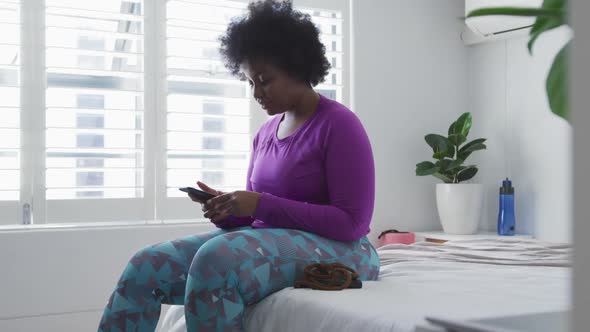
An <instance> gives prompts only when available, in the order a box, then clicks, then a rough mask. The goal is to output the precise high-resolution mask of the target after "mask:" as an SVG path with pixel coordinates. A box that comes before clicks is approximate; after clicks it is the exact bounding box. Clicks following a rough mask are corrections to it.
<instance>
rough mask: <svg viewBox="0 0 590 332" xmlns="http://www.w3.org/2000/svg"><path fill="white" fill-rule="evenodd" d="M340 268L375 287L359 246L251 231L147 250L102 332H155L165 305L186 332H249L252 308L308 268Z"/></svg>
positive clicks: (374, 270) (116, 295) (121, 286)
mask: <svg viewBox="0 0 590 332" xmlns="http://www.w3.org/2000/svg"><path fill="white" fill-rule="evenodd" d="M315 262H322V263H332V262H341V263H343V264H345V265H347V266H350V267H352V268H353V269H355V270H356V271H357V272H358V273H359V275H360V279H361V280H376V279H377V276H378V274H379V258H378V256H377V253H376V251H375V249H374V248H373V246H372V245H371V243H370V242H369V241H368V239H367V238H366V237H363V238H362V239H360V240H359V241H354V242H340V241H334V240H330V239H327V238H324V237H321V236H319V235H315V234H312V233H308V232H304V231H299V230H294V229H280V228H266V229H253V228H252V227H250V226H247V227H240V228H234V229H230V230H224V229H218V230H215V231H212V232H209V233H204V234H198V235H192V236H188V237H184V238H180V239H176V240H173V241H166V242H162V243H157V244H154V245H150V246H147V247H144V248H143V249H141V250H139V251H138V252H137V253H136V254H135V255H134V256H133V257H132V258H131V260H130V261H129V263H128V264H127V266H126V268H125V270H124V272H123V275H122V276H121V278H120V279H119V282H118V283H117V286H116V287H115V289H114V291H113V293H112V295H111V297H110V299H109V302H108V304H107V306H106V308H105V311H104V313H103V316H102V319H101V321H100V325H99V328H98V331H102V332H106V331H109V332H118V331H140V332H145V331H150V332H151V331H154V330H155V329H156V326H157V323H158V319H159V317H160V304H161V303H165V304H178V305H181V304H184V310H185V317H186V326H187V330H188V332H196V331H199V332H203V331H243V330H244V327H243V312H244V308H245V306H246V305H250V304H253V303H256V302H258V301H260V300H262V299H263V298H264V297H266V296H268V295H270V294H272V293H273V292H276V291H279V290H281V289H283V288H285V287H289V286H293V284H294V283H295V280H298V279H302V278H303V270H304V268H305V266H306V265H308V264H311V263H315Z"/></svg>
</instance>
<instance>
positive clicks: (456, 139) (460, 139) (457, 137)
mask: <svg viewBox="0 0 590 332" xmlns="http://www.w3.org/2000/svg"><path fill="white" fill-rule="evenodd" d="M449 141H451V143H453V144H455V146H457V147H459V146H461V144H463V143H465V141H467V137H465V136H464V135H462V134H451V135H449Z"/></svg>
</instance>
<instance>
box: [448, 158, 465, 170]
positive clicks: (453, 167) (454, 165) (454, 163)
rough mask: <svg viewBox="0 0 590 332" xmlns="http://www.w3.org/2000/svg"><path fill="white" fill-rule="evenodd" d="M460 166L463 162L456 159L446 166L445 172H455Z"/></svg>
mask: <svg viewBox="0 0 590 332" xmlns="http://www.w3.org/2000/svg"><path fill="white" fill-rule="evenodd" d="M461 164H463V160H461V159H457V160H453V161H452V162H451V163H450V164H449V165H448V166H447V171H453V170H454V171H455V172H457V171H458V169H459V167H461Z"/></svg>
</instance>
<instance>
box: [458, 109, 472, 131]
mask: <svg viewBox="0 0 590 332" xmlns="http://www.w3.org/2000/svg"><path fill="white" fill-rule="evenodd" d="M471 123H472V118H471V113H469V112H465V113H463V114H461V116H460V117H459V119H457V121H455V126H454V131H455V132H454V134H461V135H463V136H465V137H467V135H469V129H471Z"/></svg>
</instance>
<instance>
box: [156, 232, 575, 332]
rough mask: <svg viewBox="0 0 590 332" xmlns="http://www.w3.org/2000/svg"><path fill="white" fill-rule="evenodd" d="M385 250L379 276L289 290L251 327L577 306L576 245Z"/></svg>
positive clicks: (327, 327) (364, 324) (178, 318)
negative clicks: (331, 287)
mask: <svg viewBox="0 0 590 332" xmlns="http://www.w3.org/2000/svg"><path fill="white" fill-rule="evenodd" d="M378 253H379V257H380V261H381V271H380V275H379V280H378V281H370V282H369V281H366V282H363V288H362V289H346V290H344V291H335V292H330V291H319V290H311V289H294V288H292V287H289V288H285V289H283V290H281V291H279V292H276V293H274V294H272V295H270V296H268V297H267V298H265V299H263V300H262V301H260V302H258V303H257V304H255V305H252V306H249V307H248V308H247V309H246V313H245V326H246V330H247V331H257V332H276V331H281V332H304V331H305V332H308V331H322V332H331V331H334V332H336V331H338V332H346V331H350V332H353V331H354V332H357V331H372V332H386V331H387V332H394V331H395V332H398V331H399V332H406V331H414V330H415V328H416V326H418V325H421V324H424V323H425V321H424V317H425V316H437V317H445V318H448V319H481V318H491V317H497V316H506V315H518V314H529V313H539V312H552V311H565V310H569V309H570V274H571V268H570V259H571V257H570V256H571V247H570V246H569V245H565V244H555V243H546V242H541V241H537V240H517V239H502V240H486V239H483V240H462V241H450V242H447V243H444V244H437V243H429V242H420V243H416V244H413V245H395V244H394V245H387V246H384V247H381V248H379V249H378ZM158 331H160V332H185V331H186V326H185V321H184V309H183V306H170V308H169V310H168V311H167V312H166V314H165V315H164V316H163V318H162V322H161V326H160V328H159V329H158Z"/></svg>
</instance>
